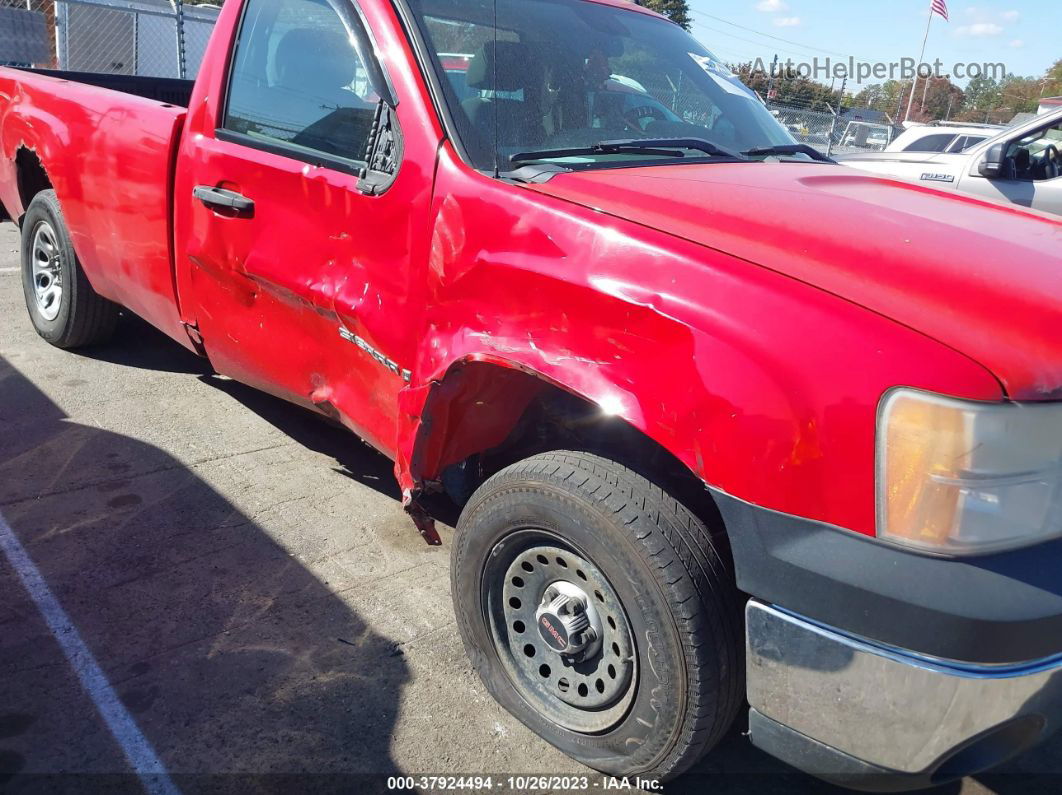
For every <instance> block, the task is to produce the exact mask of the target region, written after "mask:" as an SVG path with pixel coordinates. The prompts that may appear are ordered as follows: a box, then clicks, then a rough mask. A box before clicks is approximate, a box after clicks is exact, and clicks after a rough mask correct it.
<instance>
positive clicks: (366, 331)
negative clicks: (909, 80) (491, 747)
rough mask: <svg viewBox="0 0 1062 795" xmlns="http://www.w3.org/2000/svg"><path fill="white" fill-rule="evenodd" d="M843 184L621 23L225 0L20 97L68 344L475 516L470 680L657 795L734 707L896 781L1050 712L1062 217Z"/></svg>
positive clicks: (958, 761) (761, 732) (46, 289)
mask: <svg viewBox="0 0 1062 795" xmlns="http://www.w3.org/2000/svg"><path fill="white" fill-rule="evenodd" d="M823 160H824V158H822V157H821V156H819V155H817V153H815V152H814V151H813V150H809V149H807V147H804V146H801V145H800V144H797V143H795V142H794V141H793V140H792V139H791V138H790V136H789V134H788V133H787V132H786V131H785V130H784V129H783V128H782V127H781V126H780V125H779V124H778V123H777V122H776V121H775V120H774V118H773V117H772V116H771V115H770V113H768V112H767V111H766V109H765V108H764V107H763V105H762V104H761V103H760V102H759V101H758V100H757V98H756V97H755V96H754V95H753V94H752V93H751V92H749V91H748V90H747V89H746V88H745V87H744V86H742V85H741V83H739V82H738V81H737V79H736V78H735V77H734V76H733V75H732V74H731V73H730V72H729V71H728V70H727V69H726V68H725V67H724V66H722V65H721V64H720V62H719V61H718V59H717V58H715V56H713V55H712V54H711V53H710V52H709V51H707V50H706V49H705V48H704V47H703V46H702V45H701V44H699V43H697V42H696V41H694V40H693V39H692V38H691V37H690V36H689V35H687V34H686V33H685V32H684V31H683V30H682V29H681V28H679V27H678V26H677V25H674V24H672V23H670V22H669V21H667V20H665V19H664V18H662V17H659V16H657V15H656V14H653V13H652V12H649V11H647V10H645V9H642V8H640V7H638V6H636V5H633V4H629V3H625V2H620V0H491V1H489V2H488V1H487V0H231V1H230V2H228V3H226V4H225V6H224V8H223V10H222V11H221V14H220V16H219V18H218V22H217V26H216V29H215V31H214V33H213V37H212V38H211V40H210V44H209V47H208V49H207V52H206V55H205V58H204V60H203V64H202V68H201V70H200V72H199V75H198V77H197V79H196V80H195V82H194V83H192V82H184V81H174V80H161V79H154V78H135V77H116V76H104V75H87V74H73V73H64V72H45V71H34V70H15V69H2V70H0V202H2V204H3V209H4V212H5V216H6V217H7V218H10V219H11V220H13V221H15V222H17V223H18V224H19V225H20V226H21V229H22V263H23V278H24V285H25V294H26V304H27V306H28V308H29V313H30V316H31V318H32V321H33V324H34V326H35V327H36V329H37V331H38V332H39V333H40V335H41V336H42V337H44V338H45V339H46V340H48V341H49V342H51V343H52V344H54V345H58V346H60V347H75V346H79V345H88V344H97V343H101V342H103V341H104V340H105V339H106V338H107V336H108V335H109V334H110V333H111V331H112V329H113V328H114V324H115V318H116V315H117V313H118V311H119V307H124V308H125V309H127V310H129V311H132V312H134V313H136V314H138V315H140V316H141V317H143V318H145V319H146V320H147V321H149V322H150V323H152V324H154V325H155V326H157V327H158V328H160V329H162V330H163V331H164V332H165V333H166V334H168V335H170V336H171V337H172V338H173V339H175V340H176V341H177V342H179V343H180V344H182V345H184V346H186V347H187V348H190V349H191V350H193V351H196V352H198V353H200V354H202V355H204V356H206V357H208V358H209V360H210V363H211V364H212V366H213V367H214V368H215V369H216V370H217V371H218V372H219V373H223V374H226V375H228V376H231V377H232V378H235V379H238V380H240V381H243V382H246V383H248V384H252V385H254V386H256V387H260V388H261V389H264V390H267V391H269V392H271V393H273V394H275V395H280V396H282V397H284V398H287V399H288V400H291V401H293V402H295V403H298V404H301V405H303V406H305V407H307V408H308V409H311V410H314V411H317V412H320V413H321V414H324V415H326V416H328V417H330V418H333V419H334V420H336V421H337V422H338V423H341V424H342V425H344V426H346V427H347V428H349V429H350V430H351V431H353V432H354V433H356V434H357V435H358V436H360V437H362V438H363V439H365V440H367V441H368V442H369V443H370V444H372V445H373V446H375V447H376V448H378V449H379V450H380V451H382V452H383V453H385V454H386V455H388V456H390V457H391V458H392V459H393V460H394V461H395V474H396V476H397V478H398V481H399V483H400V485H401V488H402V493H403V495H404V501H405V504H406V507H407V509H408V510H409V512H410V514H411V515H412V517H413V518H414V520H415V521H416V524H417V526H418V527H419V529H420V531H421V532H422V533H423V534H424V536H425V537H426V538H427V539H428V540H429V541H431V542H437V540H438V536H437V535H436V533H435V531H434V526H433V523H432V519H431V515H430V512H429V509H428V507H427V506H428V505H430V504H431V502H432V500H438V499H443V498H444V497H443V496H440V495H445V497H448V498H449V499H450V500H452V501H453V502H454V503H456V504H457V505H458V506H460V507H461V509H462V512H461V517H460V521H459V522H458V527H457V532H456V536H455V539H454V543H453V556H452V572H453V574H452V577H453V580H452V582H453V598H454V603H455V608H456V613H457V619H458V626H459V628H460V632H461V635H462V637H463V640H464V643H465V646H466V648H467V650H468V654H469V656H470V658H471V661H472V664H473V666H474V667H475V668H476V670H477V671H478V673H479V674H480V675H481V677H482V679H483V681H484V683H485V685H486V687H487V688H488V689H489V690H490V692H491V693H492V694H493V695H494V696H495V698H497V699H498V701H499V702H500V703H501V704H502V705H504V706H505V708H507V709H508V710H510V711H511V712H512V713H513V714H514V715H516V716H517V717H518V718H519V719H520V720H521V721H523V722H524V723H525V724H527V725H528V726H529V727H530V728H531V729H533V730H534V731H535V732H537V733H538V734H540V735H541V736H542V737H544V738H545V739H546V740H548V741H549V742H551V743H553V744H554V745H556V746H557V747H559V748H561V749H563V750H564V751H565V752H567V753H568V754H570V755H571V756H573V757H575V758H576V759H578V760H580V761H582V762H584V763H586V764H587V765H589V766H591V767H593V768H596V769H598V770H601V771H606V772H608V773H614V774H625V775H640V776H642V777H643V778H646V777H653V778H659V779H663V778H666V777H670V776H675V775H677V774H679V773H681V772H682V771H683V770H685V769H686V768H687V767H689V766H690V765H691V764H692V763H693V762H694V761H696V759H697V758H698V757H699V756H700V755H702V754H703V753H704V752H705V751H706V750H707V749H709V748H711V747H712V745H713V744H714V743H716V742H717V740H719V738H720V737H721V736H722V734H723V733H724V732H725V731H726V730H727V729H728V727H729V726H730V725H731V724H732V723H733V721H734V720H735V718H736V716H737V715H738V712H739V710H742V709H743V708H744V701H745V699H746V698H747V701H748V705H749V707H750V709H749V711H748V716H749V726H750V730H751V738H752V742H753V743H755V744H756V745H757V746H759V747H761V748H763V749H765V750H766V751H768V752H770V753H772V754H774V755H776V756H778V757H779V758H781V759H783V760H785V761H787V762H789V763H791V764H793V765H795V766H797V767H800V768H802V769H804V770H807V771H810V772H812V773H814V774H816V775H819V776H823V777H825V778H828V779H830V780H833V781H837V782H842V783H846V784H849V785H852V786H857V787H866V788H873V789H887V788H894V789H900V788H909V787H914V786H920V785H925V784H932V783H939V782H942V781H947V780H949V779H954V778H956V777H959V776H963V775H966V774H969V773H973V772H976V771H979V770H983V769H985V768H988V767H991V766H993V765H995V764H998V763H1000V762H1002V761H1004V760H1006V759H1008V758H1010V757H1012V756H1013V755H1015V754H1017V753H1019V752H1022V751H1024V750H1025V749H1027V748H1029V747H1030V746H1032V745H1033V744H1035V743H1037V742H1038V741H1040V740H1041V739H1043V738H1044V737H1046V736H1047V735H1048V734H1050V732H1051V731H1053V730H1054V729H1055V727H1056V726H1057V725H1058V723H1059V720H1060V719H1062V654H1060V653H1062V337H1060V331H1059V330H1060V329H1062V287H1060V285H1062V280H1060V278H1059V274H1060V273H1062V223H1060V222H1059V221H1058V220H1052V219H1050V218H1048V217H1045V216H1040V215H1036V214H1033V213H1028V212H1025V211H1021V210H1019V209H1017V208H1014V207H1006V206H1001V205H994V204H989V203H986V202H983V201H980V200H977V199H973V198H962V197H958V196H949V195H944V194H942V193H939V192H936V191H934V190H932V189H928V188H924V187H918V186H914V185H907V184H901V183H899V182H893V181H890V180H887V179H881V178H877V177H875V176H871V175H860V174H859V173H858V172H854V171H850V170H848V169H845V168H843V167H840V166H837V165H835V164H833V163H831V162H823ZM351 443H352V444H353V443H355V442H354V440H353V439H352V441H351ZM433 493H434V494H435V495H436V496H431V495H433Z"/></svg>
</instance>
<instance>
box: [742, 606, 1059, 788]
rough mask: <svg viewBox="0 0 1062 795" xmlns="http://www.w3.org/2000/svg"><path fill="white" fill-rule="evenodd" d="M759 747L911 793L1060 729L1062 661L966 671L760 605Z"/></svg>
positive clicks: (836, 777)
mask: <svg viewBox="0 0 1062 795" xmlns="http://www.w3.org/2000/svg"><path fill="white" fill-rule="evenodd" d="M746 641H747V646H746V648H747V673H748V700H749V704H750V706H751V707H752V713H751V717H750V730H751V735H752V741H753V742H754V743H755V744H756V745H758V746H760V747H762V748H764V750H766V751H768V752H770V753H772V754H774V755H775V756H778V757H780V758H782V759H783V760H784V761H787V762H790V763H791V764H794V765H795V766H797V767H800V768H801V769H803V770H805V771H806V772H809V773H812V774H814V775H818V776H820V777H822V778H826V779H829V780H833V781H836V782H838V783H843V784H846V785H848V786H854V787H859V788H865V789H879V790H880V789H907V788H912V787H917V786H925V785H927V784H936V783H943V782H944V781H947V780H951V779H953V778H958V777H961V776H964V775H968V774H971V773H974V772H977V771H979V770H984V769H986V768H988V767H992V766H994V765H996V764H998V763H1000V762H1002V761H1004V760H1005V759H1008V758H1010V757H1011V756H1014V755H1015V754H1017V753H1021V752H1022V751H1024V750H1026V749H1027V748H1029V747H1031V746H1032V745H1035V744H1036V743H1037V742H1039V741H1040V740H1041V739H1043V738H1045V737H1046V736H1048V735H1049V734H1050V733H1051V732H1052V731H1054V729H1055V728H1057V727H1058V725H1059V724H1060V722H1062V655H1060V656H1058V657H1053V658H1051V659H1047V660H1040V661H1036V662H1030V663H1024V664H1021V665H967V664H963V663H956V662H952V661H945V660H937V659H932V658H927V657H922V656H918V655H914V654H911V653H908V652H905V651H903V650H900V649H893V648H887V647H883V646H878V645H875V644H873V643H872V642H868V641H865V640H861V639H858V638H854V637H851V636H848V635H844V634H842V633H840V632H837V631H834V630H832V629H829V628H826V627H822V626H818V625H816V624H814V623H812V622H810V621H807V620H805V619H802V618H800V617H798V616H795V615H792V614H790V613H787V612H785V611H783V610H780V609H778V608H776V607H772V606H769V605H766V604H763V603H762V602H758V601H756V600H752V601H750V602H749V603H748V606H747V607H746Z"/></svg>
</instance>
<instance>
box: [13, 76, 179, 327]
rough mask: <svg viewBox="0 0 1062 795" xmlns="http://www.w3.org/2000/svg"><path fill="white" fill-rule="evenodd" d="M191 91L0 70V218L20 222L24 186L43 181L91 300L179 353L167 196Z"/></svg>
mask: <svg viewBox="0 0 1062 795" xmlns="http://www.w3.org/2000/svg"><path fill="white" fill-rule="evenodd" d="M191 85H192V81H185V80H170V79H165V78H153V77H132V76H126V75H100V74H83V73H74V72H54V71H47V70H32V69H13V68H5V67H0V201H2V202H3V206H4V208H5V209H6V210H7V212H8V213H9V214H10V216H11V217H12V218H14V219H18V218H20V217H21V215H22V214H23V213H24V212H25V209H26V208H25V203H26V201H28V199H27V196H28V195H29V194H28V193H27V189H26V188H27V181H28V182H29V183H34V181H40V180H46V181H47V183H48V184H50V185H51V186H52V187H53V188H54V189H55V192H56V196H57V197H58V199H59V203H60V205H61V206H62V208H63V214H64V215H65V216H66V221H67V225H68V226H69V228H70V234H71V239H72V240H73V244H74V249H75V250H76V251H77V254H78V257H79V259H80V260H81V263H82V266H83V268H84V271H85V274H86V276H88V279H89V281H90V282H91V283H92V286H93V287H94V288H95V289H96V291H97V292H99V293H100V294H101V295H103V296H105V297H106V298H110V299H112V300H115V301H117V302H119V303H120V304H122V305H123V306H126V307H128V308H129V309H131V310H132V311H133V312H135V313H136V314H138V315H140V316H141V317H143V318H145V319H147V320H148V321H149V322H151V323H153V324H154V325H156V326H158V327H159V328H162V329H163V330H164V331H166V332H167V333H168V334H170V335H171V336H173V337H175V338H176V339H179V340H180V339H182V337H183V341H184V342H185V344H187V335H186V334H184V331H183V327H182V326H181V325H180V319H179V314H178V308H177V296H176V293H175V290H174V282H173V262H172V245H171V239H172V191H173V169H174V163H175V162H176V155H177V147H178V144H179V142H180V133H181V129H182V127H183V125H184V117H185V115H186V113H187V111H186V110H185V107H184V106H186V105H187V104H188V98H189V96H190V93H191ZM38 163H39V165H37V164H38ZM42 170H43V174H42V173H41V171H42ZM31 187H32V185H31ZM38 187H39V185H38Z"/></svg>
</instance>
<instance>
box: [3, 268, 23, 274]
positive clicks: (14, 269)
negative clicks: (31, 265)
mask: <svg viewBox="0 0 1062 795" xmlns="http://www.w3.org/2000/svg"><path fill="white" fill-rule="evenodd" d="M20 270H22V269H21V268H0V273H18V272H19V271H20Z"/></svg>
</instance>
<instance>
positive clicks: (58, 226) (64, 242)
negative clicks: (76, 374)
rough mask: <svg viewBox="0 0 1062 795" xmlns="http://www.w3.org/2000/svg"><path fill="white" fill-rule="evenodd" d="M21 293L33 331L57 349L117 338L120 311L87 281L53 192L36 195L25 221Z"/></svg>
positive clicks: (23, 223)
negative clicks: (115, 330)
mask: <svg viewBox="0 0 1062 795" xmlns="http://www.w3.org/2000/svg"><path fill="white" fill-rule="evenodd" d="M22 290H23V293H24V294H25V298H26V308H27V309H28V310H29V315H30V320H31V321H32V322H33V327H34V328H35V329H36V330H37V333H38V334H40V335H41V336H42V337H43V338H44V339H46V340H47V341H48V342H50V343H51V344H52V345H55V346H56V347H59V348H78V347H81V346H84V345H92V344H96V343H101V342H105V341H106V340H107V339H109V338H110V336H111V334H113V333H114V327H115V324H116V323H117V320H118V306H117V304H114V303H112V302H110V301H108V300H107V299H105V298H103V297H102V296H100V295H99V294H98V293H97V292H96V291H95V290H93V289H92V285H91V284H89V282H88V279H87V278H86V277H85V273H84V271H83V270H82V269H81V263H80V262H79V261H78V258H77V254H75V253H74V246H73V244H72V243H71V242H70V233H69V231H68V230H67V227H66V220H65V219H64V218H63V211H62V209H61V208H60V207H59V201H58V199H56V197H55V191H53V190H46V191H41V192H40V193H38V194H37V195H36V196H34V197H33V201H31V202H30V206H29V208H28V209H27V210H26V215H25V217H24V218H23V220H22Z"/></svg>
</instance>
